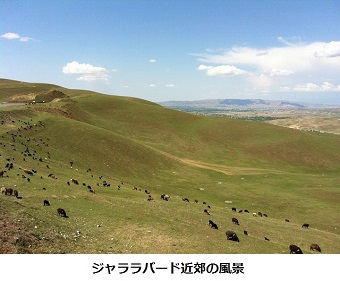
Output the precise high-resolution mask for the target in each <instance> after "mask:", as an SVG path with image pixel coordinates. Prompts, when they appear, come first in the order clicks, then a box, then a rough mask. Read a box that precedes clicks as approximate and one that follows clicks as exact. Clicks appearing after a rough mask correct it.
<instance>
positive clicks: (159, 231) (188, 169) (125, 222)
mask: <svg viewBox="0 0 340 281" xmlns="http://www.w3.org/2000/svg"><path fill="white" fill-rule="evenodd" d="M33 101H35V103H32V102H33ZM0 102H7V103H13V102H21V103H24V104H23V105H21V104H18V105H17V106H9V107H8V106H7V107H0V122H1V124H0V154H1V156H0V167H1V168H0V171H6V172H5V173H4V176H3V177H2V178H0V180H1V186H2V187H10V188H13V189H16V190H18V192H19V198H15V197H14V196H5V195H3V194H2V195H1V196H0V225H2V227H1V228H0V229H1V230H0V234H1V241H2V243H0V252H1V253H289V250H288V246H289V245H290V244H297V245H299V246H300V247H301V248H302V250H303V251H304V252H305V253H312V252H311V251H310V250H309V245H310V244H311V243H317V244H319V245H320V247H321V248H322V250H323V252H325V253H340V231H339V229H340V228H339V224H340V216H339V215H340V204H339V203H340V186H339V176H340V174H339V171H340V137H339V136H336V135H331V134H321V133H316V132H303V131H298V130H293V129H288V128H282V127H278V126H274V125H270V124H264V123H258V122H249V121H241V120H235V119H226V118H216V117H215V118H214V117H207V116H196V115H192V114H187V113H183V112H179V111H174V110H170V109H166V108H164V107H162V106H160V105H157V104H154V103H151V102H148V101H145V100H140V99H136V98H129V97H119V96H110V95H104V94H99V93H94V92H90V91H83V90H72V89H66V88H62V87H60V86H56V85H50V84H40V83H39V84H37V83H24V82H23V83H22V82H18V81H11V80H5V79H0ZM10 163H12V164H13V169H10V170H8V168H7V167H6V166H8V164H10ZM24 169H30V170H32V169H33V170H35V171H36V173H35V174H34V175H28V174H27V173H25V172H24ZM23 176H25V177H26V178H24V177H23ZM71 178H75V179H77V180H78V181H79V183H80V184H79V185H75V184H73V183H70V185H68V184H67V182H70V179H71ZM28 179H29V180H28ZM107 184H110V186H109V187H108V186H104V185H107ZM118 185H119V186H120V189H118ZM88 186H91V188H92V189H94V190H95V193H92V192H89V188H88ZM145 190H148V191H149V192H150V193H151V196H152V197H153V198H154V200H152V201H148V200H147V198H148V194H146V193H145ZM163 193H166V194H169V195H170V196H171V198H170V200H169V201H168V202H167V201H164V200H161V199H160V195H161V194H163ZM184 197H187V198H189V200H190V202H189V203H187V202H184V201H183V200H182V198H184ZM44 199H48V200H49V201H50V203H51V206H49V207H47V206H43V200H44ZM194 200H197V201H198V203H195V202H194ZM203 201H205V202H207V204H206V205H204V204H202V202H203ZM207 205H209V206H210V207H211V209H209V211H210V214H211V215H210V216H208V215H207V214H205V213H204V212H203V210H204V209H205V208H207ZM232 207H236V208H237V210H244V209H247V210H249V212H250V213H245V212H242V213H238V212H236V213H235V212H232V211H231V208H232ZM57 208H64V209H65V210H66V212H67V214H68V216H69V217H68V218H62V217H59V216H58V215H57V211H56V209H57ZM258 211H261V212H262V213H266V214H267V215H268V217H253V216H252V213H253V212H258ZM232 217H236V218H238V220H239V222H240V225H239V226H238V225H235V224H233V223H232V222H231V218H232ZM209 219H211V220H213V221H214V222H215V223H217V225H218V226H219V229H218V230H214V229H211V228H210V227H209V225H208V221H209ZM285 219H289V221H290V222H289V223H288V222H286V221H285ZM303 223H309V224H310V228H309V229H304V228H302V227H301V225H302V224H303ZM226 230H234V231H235V232H236V233H237V234H238V236H239V238H240V240H241V241H240V243H236V242H231V241H227V240H226V235H225V231H226ZM244 230H247V231H248V233H249V235H248V236H245V235H244V234H243V231H244ZM264 237H268V238H269V239H270V241H265V239H264Z"/></svg>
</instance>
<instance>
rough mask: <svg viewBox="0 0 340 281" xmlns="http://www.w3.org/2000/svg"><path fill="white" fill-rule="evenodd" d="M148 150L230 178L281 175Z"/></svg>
mask: <svg viewBox="0 0 340 281" xmlns="http://www.w3.org/2000/svg"><path fill="white" fill-rule="evenodd" d="M149 148H151V149H153V150H154V151H156V152H158V153H160V154H162V155H164V156H166V157H168V158H170V159H173V160H176V161H178V162H181V163H183V164H186V165H188V166H192V167H196V168H201V169H207V170H212V171H215V172H220V173H223V174H225V175H228V176H231V175H258V174H268V173H270V174H282V172H281V171H279V170H271V169H258V168H245V167H234V166H226V165H221V164H213V163H207V162H202V161H196V160H192V159H186V158H180V157H178V156H175V155H172V154H170V153H168V152H165V151H162V150H159V149H157V148H154V147H151V146H149Z"/></svg>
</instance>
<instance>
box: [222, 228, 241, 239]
mask: <svg viewBox="0 0 340 281" xmlns="http://www.w3.org/2000/svg"><path fill="white" fill-rule="evenodd" d="M225 234H226V235H227V240H231V241H235V242H240V239H239V238H238V237H237V234H236V233H235V232H234V231H232V230H227V231H226V233H225Z"/></svg>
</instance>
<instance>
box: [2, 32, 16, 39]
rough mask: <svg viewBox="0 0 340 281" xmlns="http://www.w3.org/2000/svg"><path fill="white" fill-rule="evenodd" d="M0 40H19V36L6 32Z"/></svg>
mask: <svg viewBox="0 0 340 281" xmlns="http://www.w3.org/2000/svg"><path fill="white" fill-rule="evenodd" d="M1 38H5V39H8V40H13V39H20V35H19V34H18V33H13V32H8V33H5V34H2V35H1Z"/></svg>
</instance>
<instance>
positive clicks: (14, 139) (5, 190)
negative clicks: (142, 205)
mask: <svg viewBox="0 0 340 281" xmlns="http://www.w3.org/2000/svg"><path fill="white" fill-rule="evenodd" d="M6 122H11V123H16V122H19V124H20V127H18V128H17V130H16V131H12V132H7V133H6V134H7V136H6V137H5V135H2V138H3V139H6V138H7V139H8V138H10V139H11V141H10V142H1V141H0V146H2V147H3V148H4V150H5V151H8V150H14V151H20V150H21V151H20V153H21V155H22V162H21V163H25V162H26V163H27V159H28V157H30V158H31V159H32V160H35V161H38V162H39V163H40V164H43V165H45V166H46V168H47V169H50V167H49V165H48V164H46V163H44V162H47V161H46V160H47V159H49V158H50V153H49V152H47V153H46V152H45V155H44V156H41V155H38V154H39V153H38V152H37V151H36V150H35V149H34V148H32V145H30V143H32V142H34V143H35V146H37V147H48V139H47V140H43V139H42V138H38V139H36V138H30V137H27V136H25V131H28V130H35V131H37V129H38V127H44V126H45V125H44V123H43V122H41V121H39V122H37V123H32V120H31V121H22V120H18V121H15V120H10V121H9V120H7V121H6V120H1V125H4V124H5V123H6ZM2 159H5V166H4V167H3V168H2V167H0V178H2V177H8V173H9V171H11V170H12V169H13V168H14V158H11V157H8V156H6V157H4V156H3V155H1V154H0V160H2ZM0 163H3V160H2V161H1V162H0ZM70 165H71V167H72V165H73V162H70ZM18 168H19V169H20V170H22V171H23V173H22V174H21V175H20V174H17V176H19V177H21V178H22V179H24V180H27V181H28V182H30V177H31V176H34V175H36V173H37V171H36V170H34V169H27V168H23V167H18ZM87 172H91V169H88V170H87ZM91 176H92V177H93V175H91ZM48 177H49V178H52V179H57V177H56V176H55V175H54V174H52V173H49V175H48ZM99 178H100V179H102V177H99ZM41 179H42V176H41ZM71 184H75V185H80V183H79V181H78V180H77V179H70V181H67V185H71ZM123 184H124V183H123V181H121V184H120V185H118V186H117V188H118V190H120V188H121V187H122V186H123ZM97 185H98V186H104V187H110V186H111V185H110V183H108V182H107V181H105V180H103V181H102V182H101V183H100V184H99V183H97ZM83 186H86V187H87V188H88V190H89V192H91V193H96V192H95V189H94V188H93V187H92V186H91V185H88V184H85V183H83ZM133 190H137V191H138V190H139V191H142V190H141V188H137V187H133ZM144 192H145V193H146V194H147V201H153V200H154V197H153V196H152V195H151V193H150V191H149V190H146V189H145V190H144ZM1 193H2V194H3V195H7V196H15V197H16V198H21V197H19V192H18V190H17V189H14V188H10V187H4V186H2V187H1ZM170 198H171V197H170V195H168V194H162V195H161V199H162V200H164V201H169V200H170ZM182 200H183V202H187V203H189V202H190V200H189V199H188V198H182ZM194 202H195V203H198V200H194ZM202 203H203V204H204V205H205V208H204V210H203V213H204V214H206V215H210V209H211V206H210V205H208V204H207V202H202ZM43 206H51V204H50V202H49V201H48V200H47V199H44V200H43ZM231 211H232V212H234V213H237V212H238V213H250V212H249V211H248V210H238V211H237V210H236V207H233V208H231ZM57 214H58V216H61V217H64V218H67V217H68V215H67V213H66V211H65V210H64V209H63V208H57ZM252 215H253V216H254V217H258V216H259V217H262V216H263V217H267V214H264V213H262V212H254V213H252ZM231 221H232V223H234V224H235V225H240V222H239V220H238V219H237V218H235V217H233V218H232V220H231ZM285 221H286V222H289V220H288V219H286V220H285ZM208 225H209V226H210V227H211V228H212V229H216V230H217V229H219V228H218V225H217V224H216V223H215V222H214V221H212V220H209V221H208ZM302 227H303V228H308V227H309V224H307V223H305V224H303V225H302ZM225 234H226V237H227V240H229V241H234V242H240V238H239V237H238V235H237V234H236V233H235V232H234V231H232V230H227V231H226V232H225ZM243 234H244V235H248V231H247V230H244V231H243ZM264 239H265V240H266V241H270V239H269V238H268V237H264ZM310 250H312V251H318V252H321V248H320V246H319V245H317V244H315V243H313V244H311V245H310ZM289 251H290V253H291V254H302V253H303V252H302V250H301V248H300V247H299V246H297V245H290V246H289Z"/></svg>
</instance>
